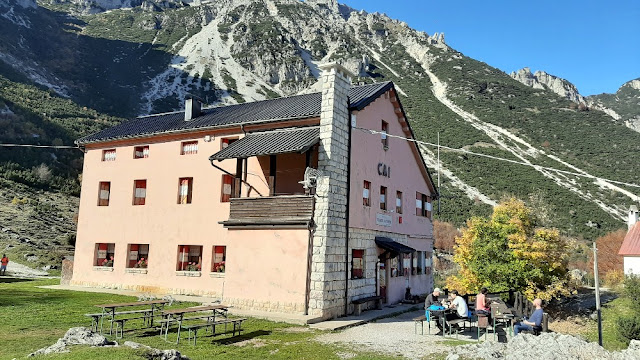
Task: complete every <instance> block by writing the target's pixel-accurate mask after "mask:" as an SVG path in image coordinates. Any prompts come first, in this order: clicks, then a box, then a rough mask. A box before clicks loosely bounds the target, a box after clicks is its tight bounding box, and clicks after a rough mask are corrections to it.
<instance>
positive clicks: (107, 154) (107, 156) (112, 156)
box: [102, 149, 116, 161]
mask: <svg viewBox="0 0 640 360" xmlns="http://www.w3.org/2000/svg"><path fill="white" fill-rule="evenodd" d="M102 161H116V149H108V150H102Z"/></svg>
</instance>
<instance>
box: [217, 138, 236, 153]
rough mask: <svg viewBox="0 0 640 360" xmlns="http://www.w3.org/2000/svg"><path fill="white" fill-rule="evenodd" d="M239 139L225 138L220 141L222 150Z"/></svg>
mask: <svg viewBox="0 0 640 360" xmlns="http://www.w3.org/2000/svg"><path fill="white" fill-rule="evenodd" d="M236 141H238V138H237V137H235V138H224V139H222V140H221V141H220V150H222V149H224V148H226V147H227V146H229V145H231V144H233V143H234V142H236Z"/></svg>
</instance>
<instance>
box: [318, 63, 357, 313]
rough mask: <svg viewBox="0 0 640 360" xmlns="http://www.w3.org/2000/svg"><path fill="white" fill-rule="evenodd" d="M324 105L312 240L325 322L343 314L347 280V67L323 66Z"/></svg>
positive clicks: (349, 84) (348, 84) (321, 310)
mask: <svg viewBox="0 0 640 360" xmlns="http://www.w3.org/2000/svg"><path fill="white" fill-rule="evenodd" d="M319 68H320V69H321V70H322V75H321V81H322V104H321V113H320V147H319V150H318V170H320V172H321V175H320V176H319V177H318V185H317V187H316V205H315V209H316V210H315V215H314V223H315V226H316V228H315V232H314V235H313V259H312V261H313V268H312V271H311V284H310V294H309V304H308V305H309V314H311V315H317V316H319V317H322V318H324V319H329V318H334V317H337V316H340V315H342V314H344V308H345V300H346V299H345V298H344V297H345V289H346V286H347V284H346V279H345V272H346V271H348V269H346V264H345V260H346V258H345V256H346V237H347V232H346V220H345V213H346V211H347V186H348V184H347V175H348V163H349V153H348V152H349V148H348V146H349V145H348V144H349V141H350V139H349V126H350V120H349V108H348V106H349V104H348V102H349V90H350V89H351V77H353V76H354V75H353V74H351V73H350V72H349V71H348V70H347V69H345V68H344V67H343V66H342V65H340V64H337V63H329V64H323V65H320V66H319Z"/></svg>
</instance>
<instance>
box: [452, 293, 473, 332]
mask: <svg viewBox="0 0 640 360" xmlns="http://www.w3.org/2000/svg"><path fill="white" fill-rule="evenodd" d="M449 299H451V305H449V308H450V309H455V310H456V312H454V313H453V314H447V321H450V320H455V319H466V318H467V317H469V308H468V307H467V302H466V301H464V298H463V297H462V296H460V294H458V291H457V290H451V295H449ZM453 328H454V329H456V328H458V325H457V324H456V325H455V326H454V327H453Z"/></svg>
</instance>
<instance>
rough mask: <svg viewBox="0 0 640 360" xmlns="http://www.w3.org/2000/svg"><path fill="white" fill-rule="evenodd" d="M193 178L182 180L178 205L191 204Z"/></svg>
mask: <svg viewBox="0 0 640 360" xmlns="http://www.w3.org/2000/svg"><path fill="white" fill-rule="evenodd" d="M191 186H192V180H191V178H182V179H180V185H179V189H178V203H179V204H190V203H191Z"/></svg>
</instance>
